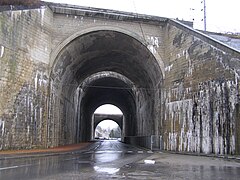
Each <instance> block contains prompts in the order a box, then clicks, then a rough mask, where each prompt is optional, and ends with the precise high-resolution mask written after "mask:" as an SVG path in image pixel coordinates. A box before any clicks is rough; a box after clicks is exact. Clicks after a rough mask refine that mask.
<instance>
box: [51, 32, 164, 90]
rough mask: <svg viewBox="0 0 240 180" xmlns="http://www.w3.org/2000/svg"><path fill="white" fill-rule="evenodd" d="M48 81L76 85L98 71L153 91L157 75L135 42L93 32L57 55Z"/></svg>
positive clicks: (116, 34)
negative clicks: (107, 72) (119, 75)
mask: <svg viewBox="0 0 240 180" xmlns="http://www.w3.org/2000/svg"><path fill="white" fill-rule="evenodd" d="M55 62H56V64H55V66H54V69H53V73H52V77H53V78H58V80H59V81H61V82H62V83H66V82H67V83H70V82H71V83H72V82H78V83H79V84H80V83H81V82H82V81H83V80H84V79H86V78H87V77H89V76H90V75H92V74H94V73H97V72H101V71H113V72H117V73H119V74H122V75H124V76H126V77H127V78H128V79H130V80H131V81H132V82H134V84H135V85H136V86H138V87H144V88H145V87H146V88H147V87H153V86H154V84H157V83H158V81H159V79H161V72H160V70H159V69H160V68H159V66H158V63H157V62H156V60H155V58H154V57H153V55H152V54H151V52H150V51H149V50H148V49H147V48H146V47H145V46H144V45H143V44H141V43H140V42H139V41H137V40H136V39H134V38H132V37H130V36H128V35H126V34H123V33H120V32H115V31H96V32H91V33H88V34H85V35H83V36H80V37H78V38H76V39H74V40H73V41H72V42H70V43H69V44H68V45H67V46H66V47H65V48H64V49H63V50H62V51H61V52H60V53H59V55H58V57H57V59H56V61H55Z"/></svg>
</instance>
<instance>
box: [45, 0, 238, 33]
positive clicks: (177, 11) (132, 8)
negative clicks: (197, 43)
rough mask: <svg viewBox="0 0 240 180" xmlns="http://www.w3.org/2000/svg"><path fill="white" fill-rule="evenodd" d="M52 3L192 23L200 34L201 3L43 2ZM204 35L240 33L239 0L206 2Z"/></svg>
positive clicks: (147, 0)
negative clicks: (209, 33)
mask: <svg viewBox="0 0 240 180" xmlns="http://www.w3.org/2000/svg"><path fill="white" fill-rule="evenodd" d="M44 1H49V2H55V3H65V4H73V5H80V6H87V7H97V8H104V9H114V10H120V11H127V12H134V13H139V14H148V15H156V16H161V17H167V18H174V19H175V18H178V19H181V20H182V19H183V20H187V21H192V20H193V19H194V21H193V22H194V28H195V29H200V30H203V27H204V26H203V24H204V23H203V21H202V19H204V18H203V17H204V13H203V11H201V10H202V9H203V1H204V0H44ZM205 2H206V24H207V31H212V32H223V33H240V21H239V18H240V0H205Z"/></svg>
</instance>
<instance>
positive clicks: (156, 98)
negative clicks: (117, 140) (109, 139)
mask: <svg viewBox="0 0 240 180" xmlns="http://www.w3.org/2000/svg"><path fill="white" fill-rule="evenodd" d="M162 79H163V78H162V72H161V69H160V66H159V63H158V61H157V60H156V59H155V57H154V55H153V54H152V52H151V51H150V50H149V49H148V48H147V45H146V44H144V43H143V42H141V41H140V40H138V39H136V38H134V37H133V36H130V35H128V34H125V33H123V32H118V31H113V30H98V31H92V32H88V33H85V34H83V35H81V36H78V37H76V38H74V39H73V40H71V41H70V42H69V43H68V44H66V45H65V46H64V47H63V48H62V49H61V51H60V52H59V53H58V55H57V56H56V58H55V61H54V65H53V67H52V71H51V85H52V87H51V92H52V100H51V102H52V106H55V107H56V106H58V107H60V108H58V109H59V115H57V116H55V117H54V118H55V119H54V121H56V122H59V123H61V125H62V128H60V130H59V131H58V132H55V133H58V134H59V135H58V136H57V137H58V142H56V143H57V144H66V143H76V142H82V141H88V140H91V135H92V131H93V123H92V116H93V113H94V111H95V110H96V109H97V108H98V107H99V106H101V105H103V104H113V105H115V106H117V107H118V108H120V109H121V111H122V112H123V115H124V122H123V124H124V126H123V135H124V136H150V135H153V134H158V133H159V131H160V127H159V125H158V122H159V119H160V117H159V116H160V113H159V112H160V109H159V108H161V107H160V104H161V103H160V101H161V98H160V97H161V90H160V89H161V84H162ZM52 109H54V108H52ZM55 109H56V108H55ZM56 119H58V120H56ZM55 136H56V135H55ZM55 139H56V138H55Z"/></svg>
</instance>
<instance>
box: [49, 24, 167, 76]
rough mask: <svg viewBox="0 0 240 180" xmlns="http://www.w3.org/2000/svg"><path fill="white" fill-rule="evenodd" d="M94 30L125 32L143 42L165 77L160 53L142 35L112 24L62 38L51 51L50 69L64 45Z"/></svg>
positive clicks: (87, 29)
mask: <svg viewBox="0 0 240 180" xmlns="http://www.w3.org/2000/svg"><path fill="white" fill-rule="evenodd" d="M96 31H115V32H119V33H122V34H125V35H127V36H129V37H131V38H134V39H135V40H137V41H138V42H140V43H141V44H143V45H144V46H145V47H146V48H147V49H148V50H149V51H150V52H151V54H152V55H153V56H154V57H155V59H156V60H157V62H158V65H159V68H160V69H161V73H162V77H163V79H164V78H165V70H164V68H165V66H164V62H163V60H162V58H161V55H159V54H158V53H157V51H155V50H154V52H153V50H152V48H154V47H151V46H149V44H148V43H147V42H146V40H145V39H144V37H142V36H141V35H139V34H137V33H136V32H133V31H129V30H126V29H124V28H120V27H113V26H107V25H104V26H96V27H90V28H86V29H84V30H81V31H78V32H76V33H74V34H72V35H71V36H69V37H68V38H66V39H65V40H63V41H62V42H61V43H60V44H58V45H57V47H55V48H54V49H53V51H52V53H51V56H50V69H53V66H54V65H55V64H56V59H57V56H58V55H59V53H60V52H61V51H62V50H63V49H64V47H66V46H67V45H68V44H69V43H71V42H72V41H73V40H74V39H76V38H78V37H80V36H83V35H85V34H88V33H92V32H96ZM51 74H52V71H50V77H51Z"/></svg>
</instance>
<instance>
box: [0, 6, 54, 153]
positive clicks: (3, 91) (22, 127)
mask: <svg viewBox="0 0 240 180" xmlns="http://www.w3.org/2000/svg"><path fill="white" fill-rule="evenodd" d="M45 11H46V9H45V8H41V9H35V10H21V11H5V12H1V14H0V46H1V56H0V99H1V101H0V127H1V128H0V129H1V130H0V131H1V132H0V141H1V145H0V149H6V148H17V149H19V148H32V147H34V146H44V145H45V143H46V142H45V136H44V134H45V130H46V128H45V126H46V108H47V85H48V73H47V72H48V68H47V63H48V61H49V52H50V50H51V48H50V42H51V38H50V32H49V28H50V26H49V25H50V22H49V19H47V18H46V19H44V18H43V16H44V13H45ZM49 13H51V11H49ZM45 16H47V14H45Z"/></svg>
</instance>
